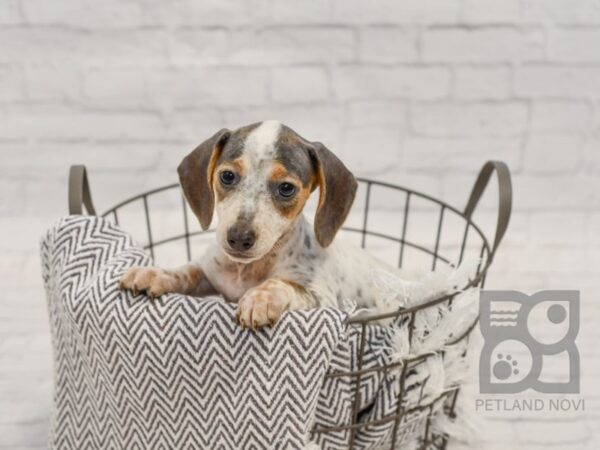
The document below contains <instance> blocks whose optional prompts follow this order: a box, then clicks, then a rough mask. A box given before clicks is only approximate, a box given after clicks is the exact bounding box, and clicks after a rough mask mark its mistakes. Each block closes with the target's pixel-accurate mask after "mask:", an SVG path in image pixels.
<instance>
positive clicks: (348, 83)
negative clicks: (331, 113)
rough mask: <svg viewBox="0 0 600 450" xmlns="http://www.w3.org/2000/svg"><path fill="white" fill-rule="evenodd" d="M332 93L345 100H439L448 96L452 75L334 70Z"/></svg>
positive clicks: (421, 70)
mask: <svg viewBox="0 0 600 450" xmlns="http://www.w3.org/2000/svg"><path fill="white" fill-rule="evenodd" d="M332 78H333V83H332V84H333V89H334V91H335V93H336V95H337V97H339V98H340V99H342V100H353V99H380V98H384V99H390V98H392V99H398V98H415V99H438V98H444V97H446V96H447V95H448V93H449V90H450V73H449V70H448V69H447V68H445V67H394V68H384V67H365V66H345V67H340V68H337V69H334V70H333V73H332Z"/></svg>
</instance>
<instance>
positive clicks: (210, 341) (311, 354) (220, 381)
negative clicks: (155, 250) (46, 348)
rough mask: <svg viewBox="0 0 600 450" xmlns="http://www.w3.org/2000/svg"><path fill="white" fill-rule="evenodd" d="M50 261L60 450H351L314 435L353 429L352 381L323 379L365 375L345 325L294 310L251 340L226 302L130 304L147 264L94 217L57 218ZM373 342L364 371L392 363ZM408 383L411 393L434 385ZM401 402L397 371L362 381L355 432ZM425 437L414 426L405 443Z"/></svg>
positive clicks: (374, 441) (340, 436) (366, 435)
mask: <svg viewBox="0 0 600 450" xmlns="http://www.w3.org/2000/svg"><path fill="white" fill-rule="evenodd" d="M41 255H42V264H43V274H44V282H45V286H46V291H47V299H48V307H49V314H50V322H51V330H52V341H53V348H54V381H55V387H54V410H53V413H52V423H51V432H50V448H51V449H57V450H58V449H60V450H66V449H77V450H82V449H128V450H129V449H141V450H150V449H207V450H215V449H227V450H228V449H303V448H306V446H307V445H308V444H309V443H312V444H311V445H317V446H318V447H317V448H322V449H343V448H347V446H348V439H349V438H350V435H349V432H348V431H340V432H337V433H316V434H312V435H311V430H312V429H313V427H316V428H317V429H318V428H320V427H323V426H334V425H348V424H350V423H351V421H352V419H353V417H352V405H353V402H354V400H355V398H354V396H353V381H352V380H351V379H349V378H348V377H343V376H342V377H336V378H326V374H327V373H333V372H336V371H348V370H353V369H354V370H356V367H357V358H356V354H357V347H358V342H357V341H358V336H359V330H358V329H355V328H353V327H349V326H348V325H347V314H345V313H343V312H341V311H338V310H331V309H316V310H310V311H294V312H290V313H287V314H286V315H284V317H283V318H282V319H281V322H280V323H279V324H278V326H277V327H276V328H275V329H274V330H273V329H267V330H263V331H260V332H252V331H250V330H244V329H242V328H240V327H239V326H238V325H237V324H236V323H235V321H234V313H235V306H234V305H230V304H227V303H225V302H224V301H223V300H221V299H220V298H217V297H210V298H204V299H200V298H193V297H186V296H182V295H175V294H171V295H166V296H163V297H161V298H159V299H157V300H154V301H151V300H149V299H148V298H147V297H145V296H142V295H140V296H137V297H133V296H132V295H131V294H130V293H123V292H121V291H119V289H118V280H119V278H120V276H121V275H122V274H123V273H124V272H125V270H126V269H127V268H129V267H131V266H133V265H149V264H151V261H150V258H149V256H148V255H147V253H146V252H144V251H143V250H142V249H141V248H140V247H138V246H137V245H135V244H134V243H133V241H132V239H131V238H130V236H129V235H128V234H127V233H125V232H124V231H122V230H121V229H119V228H118V227H116V226H115V225H113V224H112V223H110V222H109V221H106V220H104V219H102V218H97V217H83V216H70V217H66V218H64V219H61V220H60V221H59V222H58V223H57V224H56V225H55V226H53V227H52V228H51V229H50V230H49V231H48V232H47V234H46V235H45V237H44V238H43V240H42V244H41ZM366 330H367V333H368V335H367V336H368V337H367V344H366V355H367V356H366V359H365V361H364V364H363V366H362V367H363V368H369V367H373V366H375V365H377V364H381V363H382V362H383V361H384V360H385V358H387V356H386V349H387V350H389V348H390V345H391V344H390V339H391V336H392V334H391V332H390V329H389V328H387V327H378V326H372V327H367V329H366ZM388 362H389V360H388ZM409 375H411V376H412V381H411V382H410V385H409V386H408V390H410V389H413V388H415V387H416V386H419V385H420V383H421V382H422V379H423V378H426V377H427V376H428V374H427V373H423V374H421V376H419V374H418V373H416V372H415V371H413V372H412V373H411V374H409ZM398 389H399V383H398V373H393V371H392V373H387V374H385V375H381V374H379V373H375V372H371V373H370V374H367V375H365V376H363V377H362V379H361V384H360V392H361V395H360V402H359V406H360V408H359V410H360V417H359V419H360V420H373V419H377V418H382V417H385V416H386V415H389V414H391V413H394V412H395V410H396V408H397V394H398ZM414 390H415V391H416V390H417V389H414ZM421 391H422V389H421ZM420 400H421V397H420V398H419V401H420ZM392 426H393V423H391V422H389V421H388V422H385V423H382V424H380V425H379V426H371V427H369V428H368V429H361V430H359V431H358V432H357V434H356V435H355V437H354V439H355V448H361V449H370V448H375V447H376V446H378V445H380V444H381V443H382V442H383V440H385V439H386V438H387V439H389V435H390V431H391V428H392ZM422 426H424V421H423V420H421V419H419V418H417V419H416V420H415V421H412V422H411V421H410V420H408V418H407V421H406V423H405V426H404V427H400V429H398V430H397V431H398V433H399V434H400V435H401V434H402V433H405V434H407V435H408V434H411V433H413V434H414V432H415V430H416V431H419V429H420V428H421V427H422ZM402 440H403V438H402V437H400V439H399V441H402ZM311 448H312V447H311Z"/></svg>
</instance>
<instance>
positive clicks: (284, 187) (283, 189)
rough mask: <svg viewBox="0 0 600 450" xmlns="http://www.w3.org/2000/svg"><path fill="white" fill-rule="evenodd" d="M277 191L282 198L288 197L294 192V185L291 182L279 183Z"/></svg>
mask: <svg viewBox="0 0 600 450" xmlns="http://www.w3.org/2000/svg"><path fill="white" fill-rule="evenodd" d="M277 192H278V193H279V195H281V196H282V197H283V198H290V197H292V196H293V195H294V194H295V193H296V186H294V185H293V184H292V183H281V184H280V185H279V187H278V188H277Z"/></svg>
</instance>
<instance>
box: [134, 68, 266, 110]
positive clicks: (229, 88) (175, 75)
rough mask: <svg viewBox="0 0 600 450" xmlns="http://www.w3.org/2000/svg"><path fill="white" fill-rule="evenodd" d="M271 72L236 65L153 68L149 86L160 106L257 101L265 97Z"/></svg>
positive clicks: (241, 103) (154, 99) (257, 102)
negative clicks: (227, 66)
mask: <svg viewBox="0 0 600 450" xmlns="http://www.w3.org/2000/svg"><path fill="white" fill-rule="evenodd" d="M267 81H268V73H267V72H266V71H265V70H263V69H246V70H245V71H244V75H243V76H240V71H239V70H237V69H233V68H224V67H216V68H206V69H200V70H185V69H175V68H174V69H162V70H154V71H150V72H148V74H147V77H146V88H147V91H148V95H149V96H150V102H151V103H152V104H156V105H159V106H161V107H166V108H172V107H194V106H212V105H223V106H233V105H254V104H261V103H263V102H264V101H265V100H266V95H267Z"/></svg>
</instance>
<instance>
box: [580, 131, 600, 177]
mask: <svg viewBox="0 0 600 450" xmlns="http://www.w3.org/2000/svg"><path fill="white" fill-rule="evenodd" d="M599 148H600V138H596V137H594V138H591V139H589V140H588V141H587V142H586V143H585V146H584V150H583V170H584V171H585V172H586V173H589V174H598V173H600V151H598V149H599Z"/></svg>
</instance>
